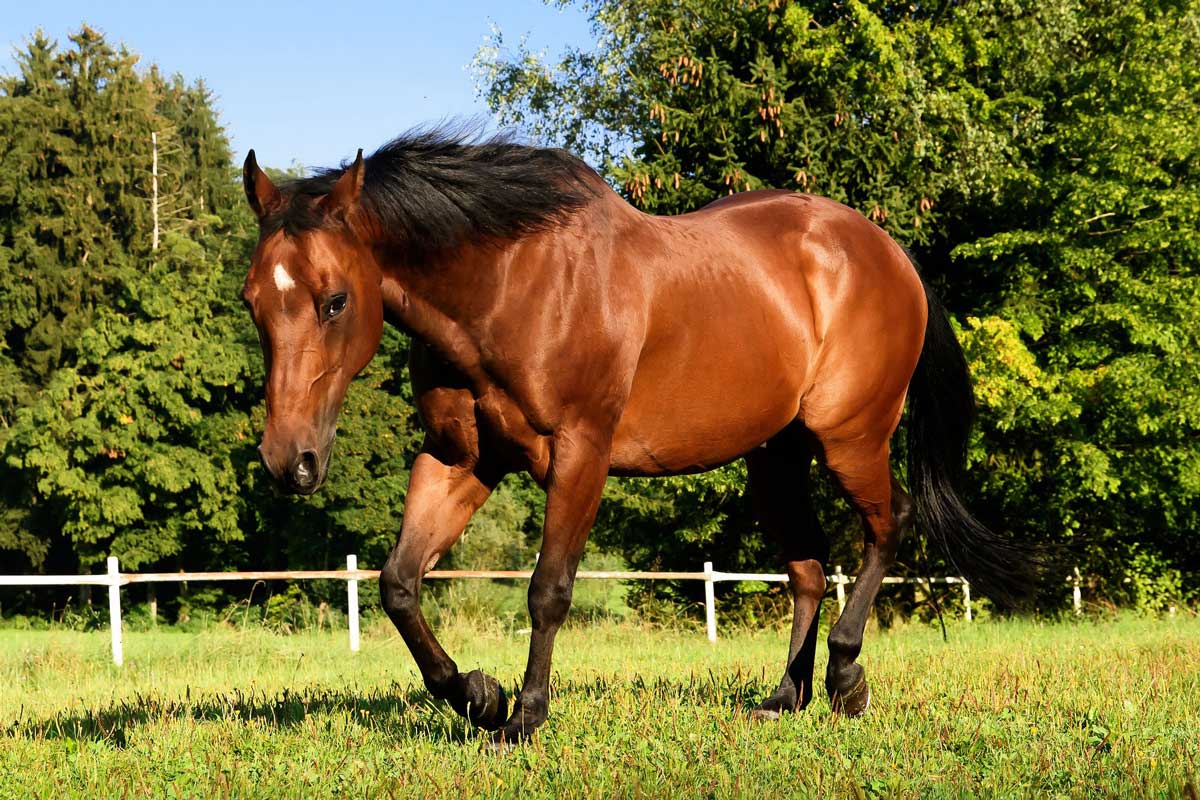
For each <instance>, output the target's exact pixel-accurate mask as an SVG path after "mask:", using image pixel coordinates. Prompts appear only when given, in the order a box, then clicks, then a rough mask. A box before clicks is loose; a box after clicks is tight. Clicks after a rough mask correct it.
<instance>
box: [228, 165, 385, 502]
mask: <svg viewBox="0 0 1200 800" xmlns="http://www.w3.org/2000/svg"><path fill="white" fill-rule="evenodd" d="M363 172H364V166H363V159H362V151H359V154H358V158H357V159H356V160H355V162H354V164H353V165H352V166H351V167H350V168H348V169H346V170H345V171H344V172H342V174H341V176H340V177H339V178H337V180H336V181H335V182H333V183H332V185H331V186H330V188H329V191H328V192H327V193H326V194H324V195H312V196H295V197H293V196H288V194H287V187H284V191H283V192H281V191H280V190H279V189H277V188H276V187H275V185H274V184H272V183H271V179H270V178H268V177H267V175H266V174H265V173H264V172H263V171H262V170H261V169H259V167H258V163H257V162H256V161H255V158H254V151H253V150H251V151H250V154H249V155H248V156H247V157H246V164H245V168H244V170H243V180H244V182H245V187H246V197H247V199H248V200H249V201H250V206H251V207H252V208H253V209H254V212H255V213H256V214H257V215H258V219H259V226H260V235H259V240H258V246H257V247H256V248H255V250H254V257H253V260H252V262H251V265H250V273H249V274H248V275H247V276H246V283H245V286H244V287H243V289H242V296H243V297H244V298H245V301H246V305H247V306H248V307H249V308H250V313H251V314H252V315H253V317H254V324H255V325H256V326H257V327H258V334H259V340H260V342H261V343H262V349H263V356H264V357H265V359H266V367H267V387H266V388H267V421H266V426H265V428H264V430H263V438H262V444H260V445H259V448H258V449H259V452H260V453H261V454H262V460H263V464H265V465H266V468H267V470H268V471H269V472H270V473H271V475H272V476H273V477H274V478H275V479H276V480H278V481H279V482H280V483H282V484H283V486H284V487H286V488H287V489H288V490H289V491H292V492H296V493H299V494H312V493H313V492H315V491H316V490H317V489H318V488H319V487H320V486H321V483H322V482H323V481H324V480H325V474H326V470H327V469H328V466H329V457H330V453H331V452H332V448H333V438H334V434H335V431H336V428H337V415H338V411H339V409H340V408H341V405H342V400H343V399H344V398H345V395H346V388H347V387H348V386H349V385H350V380H351V379H352V378H353V377H354V376H355V375H356V374H358V372H359V371H360V370H362V369H363V367H365V366H366V365H367V364H368V363H369V362H370V360H371V358H372V357H373V356H374V355H375V350H376V349H377V348H378V347H379V341H380V338H381V336H382V335H383V301H382V298H381V295H380V282H381V279H382V273H381V271H380V268H379V265H378V264H377V263H376V261H375V258H374V255H373V254H372V251H371V249H370V248H369V247H368V246H367V245H366V244H365V243H364V242H363V241H362V240H361V239H360V237H359V235H358V234H357V232H356V227H355V225H354V224H353V220H354V219H355V217H356V213H357V211H358V203H359V196H360V193H361V191H362V181H363ZM289 214H299V215H301V216H302V217H303V219H304V221H305V223H304V224H303V225H298V226H289V225H287V224H286V220H284V219H283V216H284V215H289Z"/></svg>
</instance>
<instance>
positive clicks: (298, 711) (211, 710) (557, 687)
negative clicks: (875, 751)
mask: <svg viewBox="0 0 1200 800" xmlns="http://www.w3.org/2000/svg"><path fill="white" fill-rule="evenodd" d="M766 685H767V684H766V682H765V676H763V675H751V674H741V673H735V674H721V675H714V674H712V673H711V672H709V673H704V674H695V673H693V674H691V675H689V676H688V677H686V678H679V679H670V680H668V679H664V678H656V679H654V680H645V679H644V678H642V677H640V676H639V677H635V678H633V679H627V678H616V677H606V676H601V675H597V676H595V677H592V678H588V679H582V680H581V679H572V680H561V679H559V678H557V677H556V679H555V680H554V681H553V682H552V684H551V691H552V693H553V696H554V697H555V698H556V700H555V701H552V702H556V703H569V702H570V701H571V699H573V698H574V699H582V700H584V701H592V702H595V701H598V702H610V703H617V704H627V703H630V702H633V703H638V704H646V703H655V702H663V701H683V702H691V703H696V704H704V705H716V706H722V707H725V708H726V709H727V710H728V711H729V713H730V715H736V714H737V713H738V712H739V711H741V710H748V708H749V707H751V706H753V705H754V704H755V703H757V702H758V700H760V699H761V698H762V697H765V696H766V694H768V693H769V691H770V690H769V689H766ZM506 689H507V691H508V692H509V697H510V698H512V697H515V696H516V691H517V687H516V686H515V685H509V686H507V687H506ZM338 715H345V716H346V718H347V719H348V721H349V722H351V723H352V724H354V725H357V726H361V727H364V728H368V729H370V730H372V731H375V732H378V733H380V734H382V735H384V736H388V737H390V738H394V739H398V740H400V739H413V738H419V739H425V740H429V741H440V742H447V743H457V744H463V743H466V742H469V741H474V740H475V739H476V738H477V737H478V736H479V735H480V733H479V732H478V731H477V730H476V729H475V728H473V727H472V726H470V725H469V724H468V723H467V721H466V720H464V719H462V718H461V717H459V716H458V715H457V714H455V713H454V712H453V711H452V710H451V708H450V707H449V705H447V704H446V703H443V702H441V701H438V700H435V699H433V697H432V696H431V695H430V694H429V693H428V692H427V691H425V689H423V688H418V687H413V686H402V685H400V684H397V683H393V684H392V685H391V686H389V687H387V688H381V689H371V690H365V691H364V690H358V691H356V690H354V689H322V688H320V687H308V688H304V689H300V690H292V689H284V690H282V691H280V692H276V693H274V694H268V693H267V692H260V691H255V690H252V691H249V692H246V691H243V690H241V689H232V690H230V691H229V692H226V693H223V694H219V695H216V696H212V697H204V698H198V699H196V700H193V699H192V697H191V693H190V691H189V692H187V693H186V694H185V695H184V697H182V698H163V697H160V696H158V695H154V694H150V695H140V694H139V695H136V696H135V697H134V698H132V699H129V700H119V701H116V702H114V703H113V704H111V705H109V706H107V707H105V708H99V709H92V710H85V711H63V712H60V713H58V714H55V715H54V716H51V717H47V718H45V719H40V720H21V719H18V720H15V721H12V722H9V723H6V724H5V725H4V727H3V731H2V733H3V736H4V737H14V738H16V737H21V738H27V739H61V740H74V741H97V742H105V743H108V744H109V745H111V746H114V747H124V746H125V743H126V732H127V731H128V730H129V729H131V728H136V727H139V726H143V725H146V724H151V723H152V724H158V723H164V722H174V721H181V720H190V721H193V722H240V723H250V722H253V723H257V724H261V725H264V726H266V727H268V728H273V729H276V730H282V729H285V728H290V727H295V726H298V725H301V724H303V723H304V722H306V721H308V720H310V719H314V718H321V717H336V716H338Z"/></svg>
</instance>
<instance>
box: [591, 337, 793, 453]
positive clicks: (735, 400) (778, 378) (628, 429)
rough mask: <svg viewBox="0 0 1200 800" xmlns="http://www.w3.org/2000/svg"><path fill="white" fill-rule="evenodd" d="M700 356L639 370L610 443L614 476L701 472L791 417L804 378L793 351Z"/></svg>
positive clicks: (730, 350)
mask: <svg viewBox="0 0 1200 800" xmlns="http://www.w3.org/2000/svg"><path fill="white" fill-rule="evenodd" d="M702 355H703V356H704V357H702V358H699V359H696V360H691V359H681V360H679V361H677V362H676V363H675V364H658V363H655V361H651V362H650V363H645V362H643V363H642V364H640V365H639V370H638V377H637V378H635V380H634V385H633V391H632V392H631V395H630V398H629V402H628V403H627V404H626V406H625V410H624V413H623V414H622V416H621V419H620V421H619V423H618V424H617V429H616V433H615V436H614V440H613V451H612V463H611V467H610V469H611V471H612V472H613V473H614V474H617V475H643V476H652V475H672V474H680V473H688V472H703V471H704V470H708V469H712V468H714V467H718V466H721V465H722V464H727V463H729V462H730V461H733V460H734V459H736V458H738V457H740V456H742V455H744V454H745V453H747V452H749V451H750V450H752V449H754V448H755V447H758V446H759V445H761V444H762V443H763V442H765V441H767V440H768V439H770V438H771V437H772V436H774V435H775V434H777V433H779V431H781V430H783V429H784V428H785V427H787V426H788V425H789V424H790V423H791V422H792V421H793V420H794V419H795V418H796V415H797V413H798V410H799V407H800V399H801V395H802V393H803V382H804V375H805V369H804V364H803V363H802V356H803V354H802V353H801V349H800V348H799V347H798V346H796V347H783V348H776V347H768V348H762V347H760V348H757V350H756V348H754V347H737V346H726V347H722V348H712V349H706V350H705V352H703V354H702ZM689 362H690V363H689ZM689 366H690V367H692V369H688V367H689Z"/></svg>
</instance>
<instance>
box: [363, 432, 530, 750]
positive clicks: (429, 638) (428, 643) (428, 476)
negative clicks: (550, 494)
mask: <svg viewBox="0 0 1200 800" xmlns="http://www.w3.org/2000/svg"><path fill="white" fill-rule="evenodd" d="M497 479H498V478H492V477H491V476H489V477H488V478H486V479H485V478H481V477H480V475H479V474H478V470H477V469H476V468H475V467H474V465H470V466H468V465H455V464H446V463H443V462H442V461H440V460H439V459H438V458H436V457H435V456H433V455H432V454H430V453H429V452H423V453H421V454H420V455H419V456H417V460H416V462H415V463H414V464H413V469H412V475H411V477H410V478H409V485H408V495H407V497H406V498H405V511H404V524H403V526H402V527H401V530H400V538H399V540H398V541H397V542H396V546H395V547H394V548H393V549H392V553H391V555H390V556H388V560H387V563H386V564H384V567H383V570H382V572H381V573H380V575H379V593H380V598H381V599H382V601H383V607H384V610H386V611H387V614H388V616H389V617H391V620H392V622H393V623H394V624H395V625H396V629H397V630H399V631H400V635H401V636H402V637H403V638H404V641H405V643H406V644H407V645H408V649H409V650H411V651H412V654H413V658H415V659H416V661H417V666H418V668H420V670H421V677H422V678H424V679H425V686H426V687H427V688H428V689H429V691H430V693H431V694H432V695H433V696H434V697H436V698H439V699H442V700H446V701H448V702H449V703H450V705H451V706H452V707H453V708H454V710H455V711H457V712H458V713H459V714H461V715H463V716H464V717H466V718H467V719H468V720H470V721H471V722H472V723H473V724H475V725H478V726H480V727H483V728H488V729H489V730H490V729H494V728H497V727H499V726H500V724H501V723H503V722H504V718H505V715H506V714H507V712H508V708H507V706H508V702H507V699H506V698H505V696H504V691H503V690H502V689H501V688H500V684H499V683H498V682H497V681H496V679H495V678H493V677H491V676H490V675H486V674H484V673H483V672H480V671H479V670H475V671H473V672H471V673H468V674H466V675H463V674H462V673H460V672H459V671H458V665H457V664H455V663H454V660H453V659H451V658H450V656H448V655H446V651H445V650H443V649H442V646H441V645H440V644H438V641H437V639H436V638H434V635H433V632H432V631H431V630H430V629H429V624H428V623H427V622H426V621H425V616H424V615H423V614H422V613H421V603H420V594H421V579H422V577H423V576H424V575H425V573H426V572H427V571H428V570H429V569H431V568H432V567H433V565H434V563H435V562H436V561H437V560H438V558H440V557H441V556H442V554H443V553H445V552H446V551H447V550H449V549H450V546H451V545H452V544H454V542H455V541H457V540H458V537H459V536H461V535H462V532H463V529H464V528H466V526H467V522H468V521H469V520H470V518H471V515H472V514H474V513H475V511H476V510H477V509H478V508H479V507H480V506H481V505H483V503H484V501H485V500H487V498H488V496H489V495H490V494H491V492H492V488H493V487H494V486H495V485H496V480H497Z"/></svg>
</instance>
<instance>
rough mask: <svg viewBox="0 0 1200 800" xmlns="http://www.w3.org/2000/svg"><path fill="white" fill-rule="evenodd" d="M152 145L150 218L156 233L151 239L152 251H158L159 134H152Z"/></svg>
mask: <svg viewBox="0 0 1200 800" xmlns="http://www.w3.org/2000/svg"><path fill="white" fill-rule="evenodd" d="M150 144H151V145H152V146H153V148H154V165H153V166H152V167H151V168H150V182H151V185H152V187H153V195H154V199H153V201H152V202H151V205H150V216H151V217H152V218H153V219H154V233H153V234H151V237H150V249H151V250H157V249H158V133H156V132H152V133H151V134H150Z"/></svg>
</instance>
